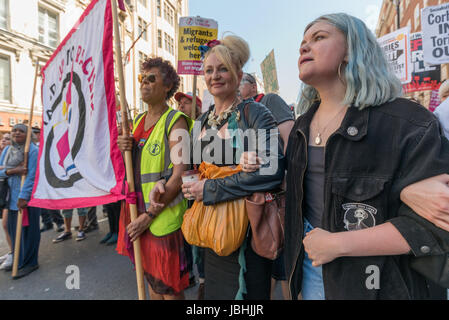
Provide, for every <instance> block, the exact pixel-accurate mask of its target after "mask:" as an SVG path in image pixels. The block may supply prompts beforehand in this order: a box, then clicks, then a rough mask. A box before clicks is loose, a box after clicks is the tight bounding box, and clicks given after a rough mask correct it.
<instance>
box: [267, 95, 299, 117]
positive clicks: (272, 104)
mask: <svg viewBox="0 0 449 320" xmlns="http://www.w3.org/2000/svg"><path fill="white" fill-rule="evenodd" d="M260 103H261V104H263V105H264V106H266V107H267V108H268V110H270V111H271V113H272V114H273V117H274V120H276V122H277V125H280V124H281V123H283V122H285V121H288V120H292V121H295V118H294V117H293V113H292V110H291V109H290V107H289V106H288V104H287V103H285V101H284V100H283V99H282V98H281V97H280V96H278V95H277V94H274V93H269V94H266V95H265V96H264V97H263V98H262V100H260Z"/></svg>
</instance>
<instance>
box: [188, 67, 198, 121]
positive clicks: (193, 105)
mask: <svg viewBox="0 0 449 320" xmlns="http://www.w3.org/2000/svg"><path fill="white" fill-rule="evenodd" d="M197 77H198V76H197V75H196V74H195V75H194V76H193V94H192V111H191V113H192V114H191V116H190V117H191V118H192V119H193V120H196V82H197Z"/></svg>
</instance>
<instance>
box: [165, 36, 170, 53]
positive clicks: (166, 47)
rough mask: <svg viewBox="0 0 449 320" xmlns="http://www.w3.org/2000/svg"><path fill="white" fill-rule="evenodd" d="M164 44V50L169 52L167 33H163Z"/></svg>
mask: <svg viewBox="0 0 449 320" xmlns="http://www.w3.org/2000/svg"><path fill="white" fill-rule="evenodd" d="M164 44H165V50H166V51H168V50H169V48H168V47H169V41H168V34H167V32H164Z"/></svg>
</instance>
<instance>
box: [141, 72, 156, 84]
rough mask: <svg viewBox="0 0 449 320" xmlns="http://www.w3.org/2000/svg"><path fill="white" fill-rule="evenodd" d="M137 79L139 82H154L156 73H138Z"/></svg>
mask: <svg viewBox="0 0 449 320" xmlns="http://www.w3.org/2000/svg"><path fill="white" fill-rule="evenodd" d="M137 79H138V80H139V83H142V82H144V81H148V82H151V83H155V82H156V75H155V74H152V73H150V74H148V75H144V74H139V76H138V77H137Z"/></svg>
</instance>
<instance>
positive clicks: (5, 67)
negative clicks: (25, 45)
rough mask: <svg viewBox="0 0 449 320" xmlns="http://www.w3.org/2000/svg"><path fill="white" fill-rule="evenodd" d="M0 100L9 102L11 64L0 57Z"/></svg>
mask: <svg viewBox="0 0 449 320" xmlns="http://www.w3.org/2000/svg"><path fill="white" fill-rule="evenodd" d="M0 100H3V101H8V102H11V63H10V60H9V57H2V56H0Z"/></svg>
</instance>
